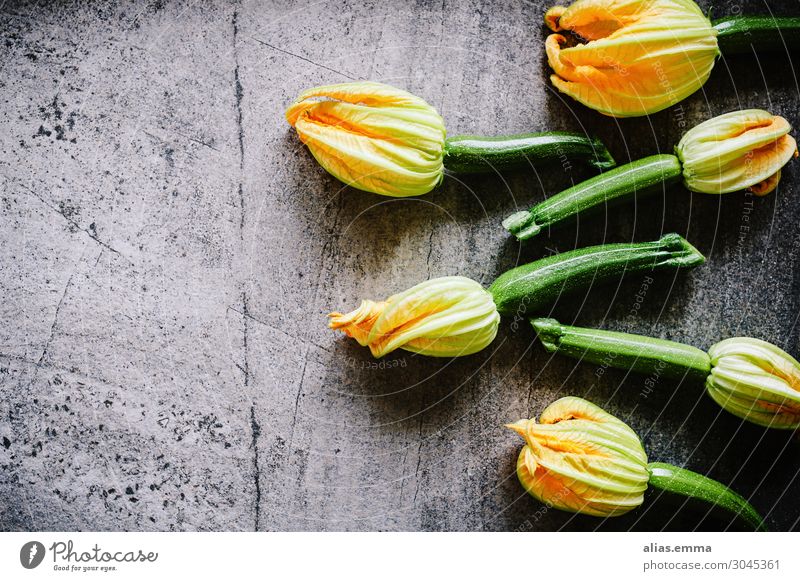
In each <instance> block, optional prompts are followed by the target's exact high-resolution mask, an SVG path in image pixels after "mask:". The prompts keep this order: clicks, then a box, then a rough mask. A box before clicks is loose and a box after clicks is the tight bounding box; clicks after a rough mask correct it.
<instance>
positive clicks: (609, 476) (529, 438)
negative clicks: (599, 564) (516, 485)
mask: <svg viewBox="0 0 800 581" xmlns="http://www.w3.org/2000/svg"><path fill="white" fill-rule="evenodd" d="M508 427H509V428H511V429H512V430H514V431H515V432H517V433H518V434H520V435H521V436H522V437H523V438H524V439H525V447H524V448H523V449H522V451H521V452H520V455H519V459H518V461H517V475H518V477H519V480H520V483H521V484H522V486H523V487H524V488H525V490H527V491H528V493H529V494H531V495H532V496H533V497H535V498H537V499H539V500H540V501H541V502H544V503H545V504H547V505H549V506H554V507H556V508H558V509H561V510H567V511H570V512H580V513H583V514H589V515H594V516H616V515H620V514H624V513H626V512H628V511H630V510H632V509H634V508H636V507H637V506H639V505H640V504H642V502H643V501H644V491H645V490H646V489H647V481H648V479H649V473H648V470H647V455H646V454H645V452H644V448H643V447H642V444H641V441H640V440H639V438H638V436H637V435H636V433H635V432H634V431H633V430H631V428H630V427H629V426H627V425H626V424H625V423H623V422H622V421H620V420H618V419H617V418H616V417H614V416H612V415H611V414H609V413H607V412H605V411H604V410H602V409H601V408H599V407H597V406H595V405H594V404H591V403H589V402H587V401H586V400H583V399H580V398H577V397H565V398H562V399H560V400H558V401H556V402H554V403H552V404H551V405H550V406H548V407H547V409H545V411H544V412H543V413H542V415H541V416H540V421H539V422H538V423H537V422H536V420H534V419H531V420H521V421H519V422H516V423H514V424H510V425H509V426H508Z"/></svg>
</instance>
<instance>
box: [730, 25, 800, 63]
mask: <svg viewBox="0 0 800 581" xmlns="http://www.w3.org/2000/svg"><path fill="white" fill-rule="evenodd" d="M714 28H715V29H716V30H717V44H718V45H719V50H720V52H722V54H723V55H733V54H742V53H748V54H752V53H753V52H754V51H755V52H757V53H758V52H786V51H787V50H789V51H797V50H798V49H800V17H797V16H781V17H773V16H730V17H727V18H720V19H719V20H715V21H714Z"/></svg>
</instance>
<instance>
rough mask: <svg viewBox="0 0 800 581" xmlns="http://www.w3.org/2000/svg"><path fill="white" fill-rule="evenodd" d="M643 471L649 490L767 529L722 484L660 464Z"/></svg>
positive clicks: (754, 511) (750, 507)
mask: <svg viewBox="0 0 800 581" xmlns="http://www.w3.org/2000/svg"><path fill="white" fill-rule="evenodd" d="M647 470H648V471H649V472H650V480H649V482H648V484H649V485H650V486H651V487H652V488H656V489H658V490H662V491H664V492H669V493H672V494H677V495H679V496H682V497H686V498H692V499H694V500H699V501H701V502H703V503H705V504H708V505H711V506H715V507H719V508H722V509H723V510H725V511H727V512H729V513H731V514H734V515H737V516H739V517H740V518H741V519H742V520H744V521H745V522H746V523H747V524H749V525H750V526H751V527H753V529H754V530H756V531H766V530H767V526H766V524H765V523H764V519H763V518H761V515H760V514H758V511H757V510H756V509H755V508H753V506H752V505H751V504H750V503H749V502H747V501H746V500H745V499H744V498H743V497H742V496H740V495H739V494H737V493H735V492H734V491H733V490H731V489H730V488H728V487H727V486H725V485H724V484H722V483H720V482H717V481H716V480H712V479H711V478H708V477H706V476H703V475H702V474H698V473H697V472H692V471H691V470H686V469H685V468H679V467H677V466H672V465H671V464H664V463H663V462H651V463H650V464H648V465H647Z"/></svg>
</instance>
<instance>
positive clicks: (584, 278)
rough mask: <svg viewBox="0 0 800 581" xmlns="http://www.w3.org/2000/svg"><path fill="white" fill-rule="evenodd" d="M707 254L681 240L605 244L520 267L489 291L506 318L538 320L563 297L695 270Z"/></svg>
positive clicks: (674, 237) (671, 237)
mask: <svg viewBox="0 0 800 581" xmlns="http://www.w3.org/2000/svg"><path fill="white" fill-rule="evenodd" d="M703 262H705V258H704V257H703V255H702V254H700V252H699V251H698V250H697V249H696V248H695V247H694V246H692V245H691V244H689V243H688V242H687V241H686V240H684V239H683V238H682V237H681V236H679V235H678V234H667V235H666V236H664V237H663V238H661V239H660V240H656V241H654V242H637V243H629V244H605V245H600V246H590V247H588V248H580V249H577V250H571V251H569V252H564V253H562V254H556V255H554V256H548V257H547V258H542V259H539V260H536V261H534V262H531V263H529V264H526V265H524V266H518V267H517V268H514V269H512V270H509V271H508V272H506V273H504V274H502V275H501V276H499V277H498V278H497V280H495V281H494V283H492V286H491V287H489V292H490V293H492V296H493V297H494V302H495V304H496V305H497V310H498V312H499V313H500V314H501V315H515V314H516V315H519V316H525V315H526V314H533V313H535V312H536V311H537V310H538V309H540V308H543V307H545V306H548V305H550V304H552V303H554V302H555V301H556V299H558V297H559V296H561V295H562V294H564V293H568V292H570V291H573V290H576V289H578V288H586V287H588V286H590V285H591V284H594V283H595V282H603V281H605V280H608V279H611V278H614V277H618V276H620V275H622V274H625V273H628V274H629V273H634V272H642V271H649V270H656V269H662V268H691V267H694V266H698V265H700V264H703Z"/></svg>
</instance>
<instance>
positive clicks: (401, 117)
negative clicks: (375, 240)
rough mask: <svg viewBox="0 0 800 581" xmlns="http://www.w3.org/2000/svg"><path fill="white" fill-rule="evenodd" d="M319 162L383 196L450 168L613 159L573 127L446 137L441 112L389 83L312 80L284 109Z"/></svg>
mask: <svg viewBox="0 0 800 581" xmlns="http://www.w3.org/2000/svg"><path fill="white" fill-rule="evenodd" d="M286 120H287V121H288V122H289V125H291V126H292V127H294V128H295V130H296V131H297V135H298V136H299V137H300V140H301V141H302V142H303V143H305V144H306V145H307V146H308V148H309V150H310V151H311V153H312V154H313V156H314V157H315V158H316V159H317V161H318V162H319V163H320V165H321V166H322V167H323V168H325V170H327V171H328V172H329V173H330V174H331V175H333V176H334V177H335V178H337V179H339V180H341V181H343V182H344V183H346V184H347V185H351V186H353V187H354V188H357V189H359V190H365V191H367V192H373V193H376V194H382V195H384V196H394V197H404V196H419V195H422V194H427V193H428V192H430V191H431V190H432V189H434V188H435V187H436V186H437V185H439V183H440V182H441V181H442V179H443V178H444V174H445V170H447V171H449V172H453V173H478V172H490V171H495V170H505V169H512V168H517V167H524V166H526V165H529V164H541V163H545V162H548V161H552V160H557V159H562V160H563V159H575V160H581V161H584V162H585V163H587V164H589V165H590V166H593V167H595V168H596V169H598V170H604V169H608V168H612V167H614V165H615V163H614V159H613V158H612V157H611V154H610V153H609V152H608V150H607V149H606V148H605V146H604V145H603V144H602V143H601V142H600V141H599V140H597V139H592V138H589V137H586V136H584V135H580V134H577V133H565V132H557V131H553V132H546V133H526V134H521V135H509V136H503V137H477V136H470V135H461V136H455V137H447V136H446V131H445V127H444V120H443V119H442V118H441V116H440V115H439V114H438V113H437V112H436V109H434V108H433V107H431V106H430V105H429V104H428V103H426V102H425V101H423V100H422V99H420V98H419V97H417V96H415V95H412V94H411V93H409V92H407V91H403V90H401V89H397V88H395V87H392V86H390V85H385V84H383V83H375V82H367V81H363V82H352V83H341V84H338V85H327V86H323V87H315V88H313V89H309V90H307V91H304V92H303V93H301V94H300V96H299V97H297V99H296V100H295V101H294V103H292V104H291V105H290V106H289V108H288V109H287V110H286Z"/></svg>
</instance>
